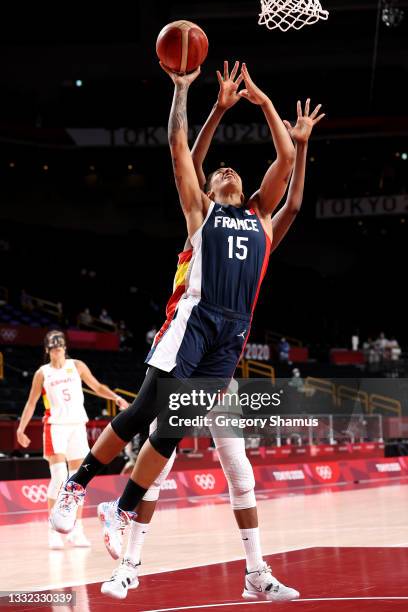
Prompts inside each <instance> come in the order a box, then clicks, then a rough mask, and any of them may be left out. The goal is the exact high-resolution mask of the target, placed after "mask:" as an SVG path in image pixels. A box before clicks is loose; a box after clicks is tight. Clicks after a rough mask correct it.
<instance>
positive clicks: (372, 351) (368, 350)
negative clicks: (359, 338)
mask: <svg viewBox="0 0 408 612" xmlns="http://www.w3.org/2000/svg"><path fill="white" fill-rule="evenodd" d="M363 351H364V355H365V360H366V361H367V362H368V363H378V362H379V361H380V354H379V352H378V351H377V349H376V346H375V342H374V341H373V339H372V338H368V339H367V340H366V341H365V342H364V343H363Z"/></svg>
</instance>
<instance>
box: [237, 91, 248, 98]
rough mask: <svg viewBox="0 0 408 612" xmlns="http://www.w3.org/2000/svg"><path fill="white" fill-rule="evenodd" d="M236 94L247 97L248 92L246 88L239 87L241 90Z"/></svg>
mask: <svg viewBox="0 0 408 612" xmlns="http://www.w3.org/2000/svg"><path fill="white" fill-rule="evenodd" d="M238 95H239V96H241V98H248V97H249V93H248V90H247V89H241V91H239V92H238Z"/></svg>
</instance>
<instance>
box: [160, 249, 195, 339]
mask: <svg viewBox="0 0 408 612" xmlns="http://www.w3.org/2000/svg"><path fill="white" fill-rule="evenodd" d="M192 254H193V249H186V250H185V251H182V252H181V253H179V254H178V262H177V270H178V269H179V267H180V266H182V265H183V264H185V263H187V262H189V261H191V257H192ZM176 276H177V272H176ZM185 280H186V279H185V277H184V278H183V280H182V281H181V282H180V283H179V284H178V285H177V287H176V288H175V289H174V291H173V293H172V294H171V296H170V299H169V301H168V302H167V304H166V320H165V322H164V323H163V325H162V326H161V328H160V329H159V331H158V332H157V334H156V336H155V338H154V343H153V346H156V345H157V344H158V343H159V342H160V340H161V339H162V337H163V336H164V334H165V333H166V331H167V330H168V328H169V325H170V323H171V322H172V320H173V318H174V313H175V312H176V308H177V304H178V303H179V301H180V299H181V297H182V295H183V294H184V292H185V290H186V283H185Z"/></svg>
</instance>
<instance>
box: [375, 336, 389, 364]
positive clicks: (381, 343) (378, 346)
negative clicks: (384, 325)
mask: <svg viewBox="0 0 408 612" xmlns="http://www.w3.org/2000/svg"><path fill="white" fill-rule="evenodd" d="M387 345H388V340H387V338H386V337H385V334H384V332H381V333H380V335H379V336H378V338H377V340H376V341H375V350H376V351H377V352H378V355H379V357H380V359H384V356H385V351H386V348H387Z"/></svg>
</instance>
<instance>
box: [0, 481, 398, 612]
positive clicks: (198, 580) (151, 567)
mask: <svg viewBox="0 0 408 612" xmlns="http://www.w3.org/2000/svg"><path fill="white" fill-rule="evenodd" d="M266 497H267V496H265V495H264V496H263V499H260V498H259V497H258V508H259V517H260V527H261V537H262V545H263V551H264V555H265V557H266V558H267V560H268V562H269V563H270V564H271V565H272V569H273V572H274V574H275V575H276V576H277V577H278V578H279V579H280V580H282V582H285V583H286V584H288V585H290V586H293V587H294V588H296V589H298V590H299V591H300V594H301V598H300V600H298V601H296V602H289V603H285V604H276V603H275V604H271V603H270V602H246V601H245V600H243V599H242V598H241V592H242V589H243V574H244V563H243V561H242V559H243V551H242V546H241V541H240V537H239V531H238V530H237V527H236V525H235V521H234V518H233V515H232V512H231V509H230V507H229V504H226V503H221V504H220V503H206V504H203V503H198V504H197V505H194V503H192V500H190V502H189V505H188V507H185V508H174V507H173V508H168V507H167V506H168V504H167V503H166V504H162V505H161V509H160V510H159V511H158V512H156V515H155V517H154V518H153V521H152V524H151V529H150V531H149V534H148V536H147V538H146V542H145V547H144V550H143V554H142V569H141V572H140V575H141V576H142V577H141V581H140V586H139V588H138V589H136V590H132V591H129V595H128V597H127V599H125V600H123V601H117V600H113V599H110V598H107V597H106V596H103V595H101V593H100V584H99V583H100V582H101V581H103V580H106V579H108V578H109V577H110V574H111V571H112V570H113V568H114V567H115V566H116V564H117V563H116V562H114V561H113V560H112V559H111V558H110V557H109V556H108V553H107V552H106V550H105V547H104V545H103V542H102V538H101V530H100V526H99V523H98V521H97V519H96V518H88V519H85V520H84V524H85V529H86V533H87V535H88V537H89V538H90V540H91V541H92V548H91V549H78V548H77V549H75V548H70V547H69V545H68V544H67V545H66V548H65V549H64V550H62V551H49V550H48V548H47V525H46V522H37V523H24V524H15V525H8V526H2V527H0V542H1V558H2V565H1V566H2V572H1V575H0V591H2V592H9V591H31V590H36V591H38V590H40V591H47V590H50V589H56V588H62V587H63V588H65V589H68V590H71V589H70V587H72V592H75V594H76V605H75V608H73V607H72V606H71V607H70V606H57V607H52V606H36V607H35V608H34V607H33V606H30V605H29V604H25V605H22V604H20V605H16V606H14V605H12V606H7V608H6V609H7V610H16V611H17V610H18V611H19V612H22V611H23V610H31V609H35V610H37V611H41V610H44V611H45V610H48V611H49V610H55V611H56V612H58V610H60V611H67V610H76V611H77V612H95V611H101V610H104V612H106V608H107V607H108V606H109V608H110V609H115V610H116V609H117V610H132V611H133V610H135V611H146V612H147V611H149V612H150V611H155V612H158V611H163V612H165V611H166V612H170V611H173V610H186V611H187V610H198V611H208V612H210V611H218V610H219V611H220V612H229V611H231V610H237V611H239V610H242V611H243V612H244V610H251V611H252V610H253V611H254V612H255V611H256V610H257V609H262V608H264V607H265V606H266V607H270V606H272V609H273V610H275V611H276V612H279V610H283V609H284V610H294V611H295V612H296V611H299V612H303V611H307V612H309V611H312V610H313V611H319V612H322V611H325V612H326V611H332V610H333V611H339V612H340V611H343V610H347V611H353V612H354V611H355V612H365V611H366V610H367V611H368V610H370V611H371V610H372V611H374V610H375V611H380V612H388V611H389V612H394V611H404V612H406V611H408V486H407V484H402V483H399V484H390V485H388V486H380V487H374V488H373V487H372V488H358V489H353V490H344V491H341V492H336V493H334V492H331V491H327V490H326V491H321V492H319V493H317V494H313V495H304V494H291V495H288V494H287V493H286V494H285V495H281V496H276V495H273V496H272V497H271V498H270V499H266ZM208 501H211V500H208ZM6 602H7V599H5V598H2V599H0V608H2V604H5V603H6Z"/></svg>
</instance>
